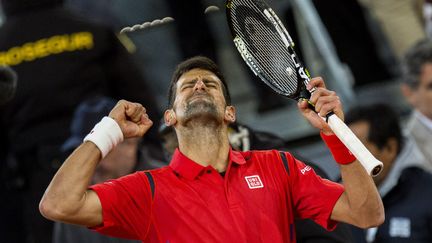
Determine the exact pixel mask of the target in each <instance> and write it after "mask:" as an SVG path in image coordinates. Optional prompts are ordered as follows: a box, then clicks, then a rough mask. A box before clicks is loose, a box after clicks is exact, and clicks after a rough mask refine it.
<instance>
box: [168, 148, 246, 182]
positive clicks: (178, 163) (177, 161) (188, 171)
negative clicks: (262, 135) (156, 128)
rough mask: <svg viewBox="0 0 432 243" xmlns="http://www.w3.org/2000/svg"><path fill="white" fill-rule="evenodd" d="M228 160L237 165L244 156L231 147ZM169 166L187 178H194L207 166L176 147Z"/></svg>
mask: <svg viewBox="0 0 432 243" xmlns="http://www.w3.org/2000/svg"><path fill="white" fill-rule="evenodd" d="M229 161H232V162H234V163H236V164H239V165H243V164H245V163H246V160H245V158H244V157H243V156H242V155H241V154H240V153H239V152H237V151H234V150H232V148H230V151H229ZM170 167H171V168H172V169H173V170H174V171H175V172H177V173H178V174H179V175H181V176H182V177H184V178H186V179H189V180H194V179H195V178H196V177H197V176H198V175H199V174H200V173H201V171H203V170H204V169H206V168H207V167H204V166H202V165H200V164H198V163H197V162H195V161H193V160H191V159H189V158H188V157H186V155H184V154H183V153H182V152H180V150H179V149H178V148H177V149H176V150H175V152H174V155H173V157H172V160H171V162H170Z"/></svg>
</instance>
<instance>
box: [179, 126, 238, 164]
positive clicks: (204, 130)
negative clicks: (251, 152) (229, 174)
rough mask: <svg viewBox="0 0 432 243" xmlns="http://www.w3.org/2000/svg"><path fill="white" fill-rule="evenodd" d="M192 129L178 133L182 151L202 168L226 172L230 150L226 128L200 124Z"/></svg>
mask: <svg viewBox="0 0 432 243" xmlns="http://www.w3.org/2000/svg"><path fill="white" fill-rule="evenodd" d="M190 127H192V128H185V127H183V128H179V129H178V131H177V136H178V141H179V149H180V151H181V152H182V153H183V154H184V155H186V156H187V157H188V158H190V159H191V160H193V161H195V162H196V163H198V164H200V165H202V166H209V165H211V166H212V167H213V168H215V169H216V170H217V171H219V172H223V171H225V169H226V167H227V165H228V159H229V158H228V157H229V149H230V146H229V141H228V132H227V129H226V127H224V126H220V127H213V126H205V125H200V124H194V126H190Z"/></svg>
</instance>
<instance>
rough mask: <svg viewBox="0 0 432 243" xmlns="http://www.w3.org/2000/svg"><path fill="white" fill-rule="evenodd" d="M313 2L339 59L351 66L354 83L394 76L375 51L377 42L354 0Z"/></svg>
mask: <svg viewBox="0 0 432 243" xmlns="http://www.w3.org/2000/svg"><path fill="white" fill-rule="evenodd" d="M377 2H381V0H380V1H377ZM313 3H314V5H315V8H316V9H317V12H318V13H319V15H320V18H321V20H322V22H323V24H324V25H325V27H326V28H327V31H328V33H329V35H330V37H331V39H332V41H333V43H334V46H335V48H336V52H337V54H338V56H339V58H340V60H341V61H342V62H343V63H346V64H347V65H348V66H349V68H350V69H351V72H352V74H353V76H354V79H355V86H362V85H367V84H370V83H375V82H382V81H387V80H389V79H391V78H393V77H394V74H393V73H392V70H391V69H390V67H389V66H388V65H387V62H386V61H385V60H384V59H383V57H382V56H380V54H379V52H378V45H377V43H376V42H375V39H374V36H373V33H372V31H371V29H370V28H369V25H368V21H367V18H366V15H365V13H364V11H363V9H362V7H361V6H360V4H359V2H358V0H345V1H339V0H327V1H322V0H313Z"/></svg>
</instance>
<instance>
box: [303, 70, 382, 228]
mask: <svg viewBox="0 0 432 243" xmlns="http://www.w3.org/2000/svg"><path fill="white" fill-rule="evenodd" d="M312 88H315V89H316V91H315V92H313V94H312V97H311V98H310V101H311V102H312V103H314V104H315V110H316V112H315V111H313V110H311V109H309V108H308V104H307V102H306V101H302V102H300V103H299V104H298V107H299V109H300V111H301V113H302V114H303V116H304V117H305V118H306V119H307V120H308V121H309V122H310V123H311V124H312V126H314V127H316V128H318V129H320V131H321V133H322V134H323V138H324V139H325V140H327V141H326V142H327V144H328V145H330V144H331V143H336V146H337V147H339V148H340V147H341V146H343V144H342V142H340V141H339V139H338V138H337V137H335V135H334V134H333V132H332V130H331V128H330V127H329V126H328V124H327V123H326V122H325V121H324V120H323V119H322V117H325V115H326V114H328V113H329V112H331V111H333V112H334V113H335V114H336V115H337V116H338V117H339V118H340V119H342V120H343V118H344V115H343V111H342V105H341V102H340V100H339V97H338V96H337V95H336V93H335V92H333V91H330V90H327V89H326V87H325V84H324V81H323V80H322V79H321V78H314V79H312V80H311V82H310V83H309V85H308V89H309V90H310V89H312ZM317 113H318V114H317ZM337 143H339V144H337ZM329 147H331V146H329ZM343 148H344V149H345V150H346V148H345V147H344V146H343ZM335 152H337V151H332V153H333V155H335ZM345 153H346V156H344V155H343V154H339V155H337V156H334V157H339V158H340V159H339V160H340V161H338V159H336V161H337V162H339V164H340V169H341V175H342V181H343V185H344V187H345V191H344V193H343V194H342V196H341V197H340V198H339V200H338V201H337V202H336V204H335V206H334V208H333V212H332V214H331V219H333V220H336V221H341V222H346V223H349V224H352V225H355V226H358V227H361V228H369V227H373V226H377V225H380V224H382V223H383V222H384V206H383V203H382V200H381V197H380V195H379V193H378V190H377V188H376V186H375V184H374V182H373V180H372V178H371V177H370V176H369V175H368V173H367V172H366V170H365V169H364V168H363V166H362V165H361V164H360V162H359V161H357V160H356V159H355V158H354V157H353V156H352V155H350V154H349V152H348V150H346V152H345ZM351 158H352V159H351Z"/></svg>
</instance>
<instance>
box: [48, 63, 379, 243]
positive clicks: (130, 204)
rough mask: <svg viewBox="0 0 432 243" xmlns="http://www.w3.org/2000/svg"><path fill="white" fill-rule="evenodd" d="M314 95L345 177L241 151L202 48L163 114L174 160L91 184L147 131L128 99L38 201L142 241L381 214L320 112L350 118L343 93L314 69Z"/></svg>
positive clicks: (177, 75) (264, 234) (290, 233)
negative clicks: (113, 153)
mask: <svg viewBox="0 0 432 243" xmlns="http://www.w3.org/2000/svg"><path fill="white" fill-rule="evenodd" d="M313 87H315V88H316V89H317V90H316V91H315V92H314V93H313V95H312V97H311V101H312V102H313V103H315V104H316V110H317V112H318V114H317V113H315V112H314V111H312V110H310V109H308V107H307V103H306V102H300V103H299V104H298V107H299V110H300V112H301V113H302V114H303V116H304V117H305V118H306V120H308V121H309V122H310V123H311V124H312V125H313V126H314V127H316V128H317V129H319V130H320V131H321V135H322V138H323V140H324V141H325V142H326V144H327V146H328V147H329V149H330V151H331V152H332V154H333V156H334V158H335V160H336V162H338V163H339V164H340V170H341V175H342V179H343V185H341V184H337V183H333V182H330V181H328V180H324V179H321V178H320V177H318V176H317V175H316V174H315V172H314V171H313V169H311V167H309V166H307V165H305V164H304V163H302V162H301V161H299V160H297V159H296V158H294V157H293V156H292V155H291V154H290V153H288V152H280V151H276V150H268V151H249V152H236V151H233V150H232V149H231V148H230V146H229V141H228V133H227V127H228V124H229V123H232V122H234V121H235V119H236V112H235V108H234V107H233V106H232V105H231V102H230V96H229V92H228V89H227V85H226V83H225V80H224V77H223V76H222V74H221V73H220V71H219V69H218V67H217V66H216V64H215V63H214V62H212V61H211V60H209V59H207V58H205V57H194V58H191V59H188V60H186V61H184V62H182V63H181V64H179V66H178V67H177V70H176V71H175V72H174V74H173V78H172V83H171V87H170V90H169V109H168V110H166V111H165V114H164V119H165V123H166V124H167V125H168V126H173V127H174V128H175V130H176V133H177V137H178V141H179V147H178V149H177V150H176V151H175V153H174V155H173V158H172V160H171V163H170V165H169V166H166V167H163V168H160V169H156V170H151V171H139V172H136V173H134V174H131V175H127V176H125V177H122V178H120V179H117V180H111V181H107V182H105V183H102V184H97V185H92V186H89V183H90V181H91V178H92V175H93V173H94V171H95V168H96V166H97V164H98V162H99V161H100V160H101V158H103V157H104V156H106V154H107V153H109V151H110V150H111V149H112V148H113V147H114V146H115V145H116V144H118V143H119V142H121V141H122V140H123V139H124V138H130V137H137V136H143V135H145V133H146V132H147V130H148V129H149V128H150V127H151V125H152V121H151V120H150V119H149V117H148V116H147V114H146V109H145V108H144V107H143V106H142V105H140V104H138V103H132V102H129V101H125V100H122V101H120V102H118V104H117V105H116V106H115V107H114V108H113V110H112V111H111V112H110V114H109V116H107V117H105V118H103V119H102V120H101V122H99V123H98V124H97V125H96V126H95V127H94V129H93V130H92V131H91V132H90V134H89V135H88V136H87V137H86V138H85V139H84V143H83V144H82V145H81V146H80V147H78V148H77V149H76V150H75V151H74V152H73V153H72V154H71V155H70V156H69V157H68V158H67V160H66V161H65V162H64V164H63V166H62V167H61V168H60V169H59V171H58V172H57V174H56V175H55V176H54V178H53V179H52V181H51V184H50V185H49V186H48V188H47V190H46V192H45V195H44V196H43V198H42V200H41V203H40V211H41V213H42V214H43V215H44V216H45V217H46V218H48V219H52V220H55V221H62V222H66V223H72V224H78V225H83V226H86V227H89V228H90V229H92V230H96V231H98V232H100V233H103V234H108V235H111V236H115V237H123V238H130V239H139V240H142V241H143V242H163V243H166V242H170V243H174V242H248V243H250V242H272V243H278V242H295V228H294V224H293V222H294V218H296V217H298V218H311V219H312V220H314V221H315V222H316V223H318V224H320V225H321V226H322V227H324V228H326V229H328V230H332V229H334V228H335V227H336V224H337V221H340V222H346V223H349V224H353V225H356V226H358V227H362V228H368V227H373V226H377V225H380V224H381V223H383V221H384V209H383V204H382V201H381V198H380V196H379V194H378V192H377V189H376V187H375V185H374V183H373V180H372V178H371V177H370V176H369V175H368V174H367V173H366V171H365V169H364V168H363V167H362V166H361V165H360V163H359V162H358V161H357V160H356V158H355V157H353V155H351V153H350V152H349V151H348V150H347V148H346V147H345V146H344V145H343V144H342V143H341V142H340V140H339V139H338V138H337V137H336V136H335V135H334V134H333V133H332V131H331V129H330V128H329V127H328V125H327V124H326V123H325V121H324V120H323V119H321V117H320V116H324V115H325V114H327V113H328V112H330V111H333V112H334V113H336V115H337V116H339V117H340V118H341V119H343V112H342V106H341V102H340V100H339V97H338V96H337V95H336V94H335V92H333V91H330V90H328V89H326V87H325V84H324V81H323V80H322V79H321V78H314V79H312V81H311V82H310V85H309V87H308V88H309V89H311V88H313Z"/></svg>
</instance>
